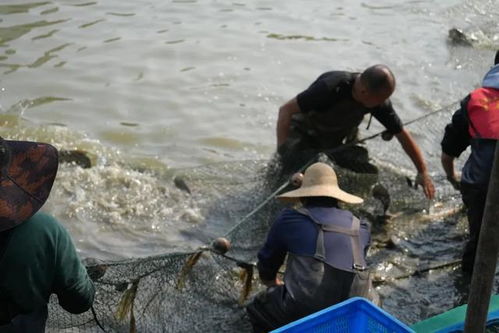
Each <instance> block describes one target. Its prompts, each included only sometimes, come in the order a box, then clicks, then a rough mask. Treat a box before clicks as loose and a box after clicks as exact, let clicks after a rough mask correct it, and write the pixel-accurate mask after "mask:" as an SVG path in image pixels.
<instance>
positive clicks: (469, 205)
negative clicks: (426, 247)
mask: <svg viewBox="0 0 499 333" xmlns="http://www.w3.org/2000/svg"><path fill="white" fill-rule="evenodd" d="M498 139H499V51H497V53H496V57H495V66H494V67H492V69H491V70H490V71H489V72H488V73H487V74H486V75H485V77H484V79H483V82H482V87H481V88H478V89H475V90H473V91H472V92H471V93H470V94H469V95H468V96H467V97H466V98H465V99H463V100H462V101H461V108H460V109H459V110H457V111H456V112H455V113H454V115H453V116H452V122H451V123H450V124H448V125H447V126H446V127H445V134H444V138H443V140H442V166H443V168H444V171H445V173H446V175H447V179H448V180H449V181H450V182H451V183H452V184H453V186H454V187H455V188H456V189H460V191H461V195H462V198H463V202H464V205H465V206H466V209H467V217H468V226H469V240H468V242H467V243H466V245H465V248H464V252H463V260H462V264H461V267H462V270H463V271H464V272H465V273H469V274H471V273H472V271H473V263H474V261H475V253H476V248H477V245H478V236H479V234H480V227H481V225H482V218H483V213H484V209H485V202H486V199H487V188H488V184H489V179H490V172H491V170H492V163H493V161H494V152H495V146H496V142H497V140H498ZM468 146H471V153H470V155H469V157H468V160H467V161H466V163H465V165H464V167H463V169H462V174H461V180H460V181H459V177H458V176H457V174H456V171H455V169H454V160H455V159H456V158H457V157H459V155H461V153H462V152H463V151H464V150H466V148H467V147H468Z"/></svg>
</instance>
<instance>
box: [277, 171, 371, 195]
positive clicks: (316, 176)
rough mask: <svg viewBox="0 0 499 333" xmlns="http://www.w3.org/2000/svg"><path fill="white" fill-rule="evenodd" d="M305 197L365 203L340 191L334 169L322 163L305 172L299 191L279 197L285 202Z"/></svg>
mask: <svg viewBox="0 0 499 333" xmlns="http://www.w3.org/2000/svg"><path fill="white" fill-rule="evenodd" d="M304 197H331V198H335V199H338V200H340V201H343V202H346V203H351V204H359V203H362V202H363V201H364V200H363V199H362V198H359V197H358V196H355V195H352V194H350V193H347V192H345V191H343V190H342V189H340V187H339V186H338V178H337V177H336V173H335V172H334V170H333V168H331V167H330V166H329V165H327V164H325V163H321V162H318V163H314V164H312V165H311V166H309V167H308V168H307V170H305V174H304V175H303V181H302V184H301V187H300V188H299V189H296V190H293V191H289V192H286V193H283V194H281V195H279V196H277V198H279V199H281V200H285V201H297V200H298V199H299V198H304Z"/></svg>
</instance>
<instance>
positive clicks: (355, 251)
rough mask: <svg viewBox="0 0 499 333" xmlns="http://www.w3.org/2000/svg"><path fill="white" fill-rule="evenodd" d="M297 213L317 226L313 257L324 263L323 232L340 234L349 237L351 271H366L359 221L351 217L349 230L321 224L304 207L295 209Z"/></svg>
mask: <svg viewBox="0 0 499 333" xmlns="http://www.w3.org/2000/svg"><path fill="white" fill-rule="evenodd" d="M296 211H297V212H299V213H301V214H304V215H306V216H308V217H310V219H312V221H313V222H314V223H315V224H317V226H318V229H319V230H318V234H317V242H316V246H315V254H314V257H315V258H317V259H319V260H321V261H325V260H326V248H325V245H324V231H328V232H336V233H340V234H344V235H347V236H350V241H351V244H352V256H353V267H352V268H353V269H354V270H356V271H364V270H365V269H366V265H365V260H364V258H363V256H362V252H363V251H362V247H361V245H360V220H359V219H358V218H357V217H355V216H352V227H351V228H350V229H347V228H343V227H339V226H335V225H326V224H322V223H321V222H320V221H318V220H317V219H316V218H315V217H314V216H312V214H310V211H309V210H308V209H306V208H304V207H301V208H297V209H296Z"/></svg>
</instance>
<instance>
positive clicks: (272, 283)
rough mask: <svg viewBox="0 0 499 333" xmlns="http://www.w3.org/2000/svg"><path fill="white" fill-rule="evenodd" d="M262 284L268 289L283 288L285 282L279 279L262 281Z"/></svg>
mask: <svg viewBox="0 0 499 333" xmlns="http://www.w3.org/2000/svg"><path fill="white" fill-rule="evenodd" d="M262 283H263V284H264V285H265V286H267V288H270V287H277V286H282V285H283V284H284V282H283V281H282V280H280V279H278V278H277V277H276V278H275V279H274V280H262Z"/></svg>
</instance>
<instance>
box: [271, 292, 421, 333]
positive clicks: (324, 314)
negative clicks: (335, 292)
mask: <svg viewBox="0 0 499 333" xmlns="http://www.w3.org/2000/svg"><path fill="white" fill-rule="evenodd" d="M281 332H286V333H292V332H309V333H342V332H345V333H355V332H359V333H360V332H361V333H364V332H369V333H399V332H400V333H406V332H409V333H414V331H413V330H412V329H410V328H409V327H408V326H407V325H405V324H404V323H402V322H401V321H399V320H398V319H396V318H395V317H393V316H391V315H390V314H388V313H387V312H385V311H383V310H382V309H380V308H379V307H377V306H376V305H374V304H372V303H371V302H369V301H368V300H366V299H365V298H362V297H354V298H350V299H348V300H346V301H344V302H341V303H338V304H335V305H333V306H330V307H328V308H326V309H324V310H321V311H318V312H315V313H313V314H311V315H308V316H306V317H304V318H302V319H299V320H297V321H294V322H292V323H289V324H287V325H286V326H283V327H281V328H278V329H276V330H273V331H272V332H271V333H281Z"/></svg>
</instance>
